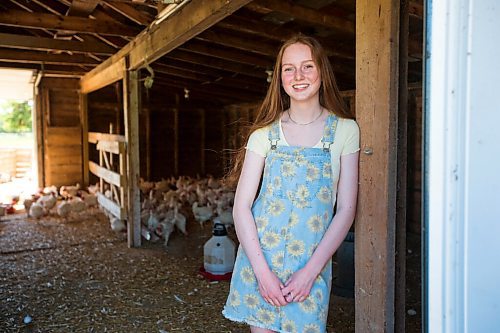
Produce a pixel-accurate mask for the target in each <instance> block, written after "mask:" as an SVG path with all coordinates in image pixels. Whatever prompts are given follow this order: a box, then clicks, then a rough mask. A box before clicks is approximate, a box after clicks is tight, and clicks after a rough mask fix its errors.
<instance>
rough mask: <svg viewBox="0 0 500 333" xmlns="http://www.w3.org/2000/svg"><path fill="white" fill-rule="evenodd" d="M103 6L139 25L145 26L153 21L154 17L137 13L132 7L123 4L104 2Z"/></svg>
mask: <svg viewBox="0 0 500 333" xmlns="http://www.w3.org/2000/svg"><path fill="white" fill-rule="evenodd" d="M104 4H105V5H106V6H108V7H109V8H111V9H113V10H114V11H116V12H117V13H120V14H121V15H123V16H125V17H126V18H128V19H129V20H131V21H133V22H135V23H137V24H139V25H144V26H147V25H148V24H150V23H151V22H152V21H153V19H154V17H152V16H149V15H147V14H144V13H143V12H141V11H138V10H137V9H135V7H134V6H131V5H129V4H128V3H125V2H111V1H104Z"/></svg>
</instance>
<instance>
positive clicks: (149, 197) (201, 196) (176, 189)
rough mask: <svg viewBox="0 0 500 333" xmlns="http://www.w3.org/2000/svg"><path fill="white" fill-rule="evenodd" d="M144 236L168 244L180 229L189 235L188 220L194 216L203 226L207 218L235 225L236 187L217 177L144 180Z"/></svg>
mask: <svg viewBox="0 0 500 333" xmlns="http://www.w3.org/2000/svg"><path fill="white" fill-rule="evenodd" d="M139 187H140V189H141V194H142V195H141V206H142V207H141V224H142V236H143V237H144V238H145V239H147V240H150V241H157V240H159V239H160V238H163V239H164V242H165V245H167V244H168V241H169V238H170V235H171V233H172V232H173V231H174V230H175V229H177V230H179V231H180V232H181V233H183V234H185V235H187V227H186V222H187V221H188V220H191V213H192V217H193V218H194V219H195V220H196V221H198V222H199V223H200V225H201V226H203V225H204V223H205V222H207V221H213V222H214V223H215V222H220V223H223V224H225V225H226V227H231V226H232V225H233V203H234V190H233V189H232V188H229V187H226V186H225V185H224V184H223V183H222V182H221V181H220V180H217V179H215V178H213V177H207V178H192V177H188V176H180V177H178V178H174V177H172V178H170V179H163V180H161V181H159V182H148V181H144V180H142V179H141V180H140V184H139Z"/></svg>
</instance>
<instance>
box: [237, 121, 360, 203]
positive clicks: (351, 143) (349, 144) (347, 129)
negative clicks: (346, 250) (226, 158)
mask: <svg viewBox="0 0 500 333" xmlns="http://www.w3.org/2000/svg"><path fill="white" fill-rule="evenodd" d="M271 126H272V125H269V126H266V127H263V128H260V129H258V130H256V131H255V132H253V133H252V134H251V135H250V138H249V139H248V143H247V146H246V149H248V150H250V151H252V152H254V153H256V154H259V155H260V156H262V157H266V156H267V154H268V152H269V150H271V142H269V130H270V129H271ZM279 128H280V139H279V141H278V143H277V144H278V146H288V143H287V142H286V140H285V136H284V134H283V127H282V126H281V119H280V121H279ZM322 147H323V145H322V143H321V140H320V141H319V142H318V143H317V144H316V145H315V146H314V148H320V149H321V148H322ZM357 151H359V127H358V124H357V123H356V121H354V120H352V119H345V118H339V121H338V124H337V129H336V131H335V139H334V142H333V144H332V145H331V146H330V156H331V161H332V181H333V188H332V192H333V196H332V197H333V198H334V202H333V204H335V201H336V197H337V184H338V181H339V175H340V156H342V155H348V154H352V153H355V152H357Z"/></svg>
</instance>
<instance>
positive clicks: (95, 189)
mask: <svg viewBox="0 0 500 333" xmlns="http://www.w3.org/2000/svg"><path fill="white" fill-rule="evenodd" d="M87 190H88V191H89V193H90V194H97V192H100V191H99V183H96V184H95V185H89V187H87Z"/></svg>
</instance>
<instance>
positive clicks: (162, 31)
mask: <svg viewBox="0 0 500 333" xmlns="http://www.w3.org/2000/svg"><path fill="white" fill-rule="evenodd" d="M250 1H251V0H232V1H228V0H211V1H208V0H206V1H203V0H200V1H196V2H195V1H192V2H190V3H188V4H187V5H185V6H184V7H182V8H181V9H180V10H179V12H178V13H176V14H175V15H174V16H172V17H171V19H169V20H166V21H168V22H166V21H163V22H166V24H158V25H156V26H153V27H154V28H156V29H155V30H154V31H151V32H150V33H149V34H143V35H141V36H140V38H138V39H137V40H136V47H134V48H133V49H132V50H131V52H130V67H131V69H136V68H139V67H141V66H143V65H144V63H145V61H148V62H150V63H151V62H153V61H155V60H156V59H158V58H159V57H161V56H162V55H164V54H166V53H168V52H170V51H172V50H173V49H175V48H177V47H178V46H180V45H182V44H184V43H185V42H186V41H188V40H190V39H191V38H193V37H194V36H196V35H198V34H199V33H200V32H202V31H205V30H206V29H208V28H209V27H211V26H212V25H214V24H215V23H217V22H219V21H220V20H222V19H223V18H224V17H226V16H228V15H231V14H232V13H233V12H234V11H236V10H237V9H239V8H240V7H242V6H244V5H245V4H247V3H248V2H250ZM163 22H162V23H163Z"/></svg>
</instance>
